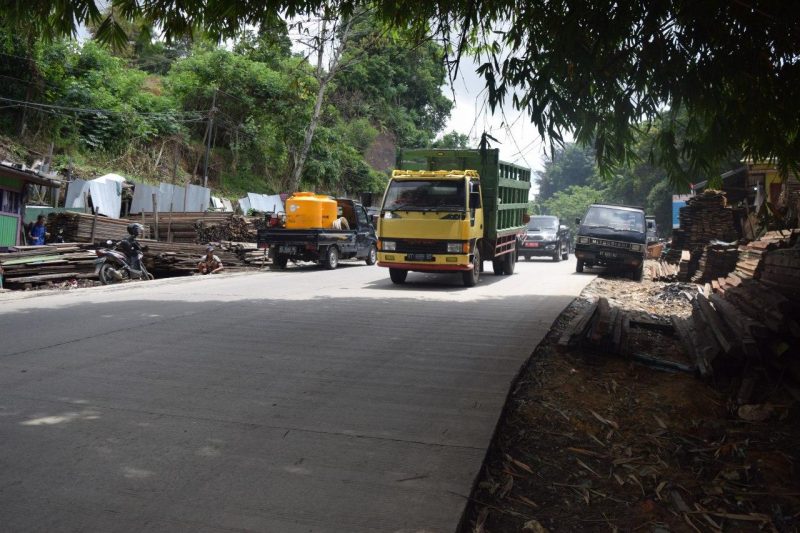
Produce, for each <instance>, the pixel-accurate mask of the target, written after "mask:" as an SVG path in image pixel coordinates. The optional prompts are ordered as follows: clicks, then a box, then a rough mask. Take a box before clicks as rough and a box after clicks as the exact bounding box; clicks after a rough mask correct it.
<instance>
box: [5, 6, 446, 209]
mask: <svg viewBox="0 0 800 533" xmlns="http://www.w3.org/2000/svg"><path fill="white" fill-rule="evenodd" d="M293 31H295V32H297V31H300V29H299V28H293ZM128 35H129V39H130V40H129V41H128V44H127V46H125V47H124V48H122V49H118V50H112V49H109V48H107V47H105V46H102V45H100V44H98V43H96V42H94V41H93V40H88V41H86V42H84V43H82V44H80V43H78V42H76V41H74V40H56V41H49V42H41V41H36V40H29V41H27V40H23V39H22V38H19V37H16V36H14V35H11V34H10V33H5V34H0V82H1V83H0V134H2V135H3V141H2V143H0V144H1V145H3V146H4V148H5V151H6V152H9V151H11V152H16V155H17V156H25V155H28V156H29V157H33V156H35V155H36V154H37V153H38V154H39V156H40V157H41V154H44V153H46V152H47V151H48V149H49V146H50V144H51V143H52V144H53V146H54V166H55V167H56V169H59V170H62V171H65V170H66V169H67V167H69V166H71V167H72V169H73V172H74V173H75V174H77V175H86V176H88V175H92V174H95V173H100V172H109V171H114V172H118V173H121V174H125V175H126V176H129V177H131V178H133V179H138V180H146V181H167V182H173V181H174V182H176V183H183V182H185V181H187V180H188V181H190V182H193V183H202V180H203V167H204V163H205V161H204V154H205V147H206V145H207V144H208V143H210V146H211V151H210V154H211V156H210V158H209V159H210V161H209V171H208V175H209V185H210V186H212V187H214V188H215V189H217V190H218V191H219V192H221V193H222V194H227V195H230V196H236V195H239V194H241V193H244V192H248V191H251V192H278V191H285V190H286V187H287V183H288V182H287V180H288V177H289V176H290V174H291V172H292V170H293V164H294V161H295V158H294V155H295V154H296V153H297V151H298V150H299V149H300V147H301V146H302V143H303V138H304V134H305V131H306V128H307V127H308V124H309V121H310V118H311V116H312V112H313V108H314V103H315V97H316V93H317V89H318V79H317V77H315V76H314V68H313V65H312V64H311V63H310V62H309V59H308V58H307V57H305V56H303V55H301V54H298V53H296V52H293V50H292V41H291V40H290V35H291V34H290V29H289V28H288V27H287V26H286V24H285V23H284V22H276V23H275V24H274V25H273V26H272V27H262V29H261V31H260V32H258V33H255V32H244V33H241V34H239V35H238V37H237V38H236V39H233V40H231V41H229V42H226V43H225V44H224V45H217V44H214V43H212V42H211V41H206V40H204V39H203V38H202V37H195V39H194V41H191V42H190V41H188V40H183V41H178V42H175V43H172V44H170V45H167V44H164V43H163V42H159V41H156V40H153V39H152V38H151V37H150V33H149V32H147V31H143V30H142V29H141V28H136V27H130V28H128ZM310 38H313V35H312V36H311V37H310ZM442 57H443V53H442V50H441V49H440V48H439V47H438V46H436V45H435V44H432V43H431V42H427V41H423V42H421V43H419V42H417V43H412V42H411V41H410V40H409V39H406V38H405V37H404V36H403V35H402V34H399V33H397V32H393V33H388V32H386V31H384V29H382V28H381V27H380V26H379V25H378V24H377V23H376V22H375V21H374V20H372V19H370V18H366V19H363V20H360V21H359V22H358V23H357V24H354V25H353V28H352V31H351V35H350V38H349V40H348V43H347V48H346V49H345V50H344V52H343V56H342V68H340V69H339V70H338V71H337V73H336V76H335V77H334V78H333V81H332V83H331V85H330V86H329V87H328V90H327V92H326V94H325V98H324V101H323V105H322V113H321V118H320V122H319V126H318V127H317V129H316V131H315V134H314V137H313V142H312V144H311V149H310V153H309V156H308V159H307V161H306V164H305V165H304V166H303V172H302V182H301V184H302V185H301V187H302V188H306V189H313V190H317V191H319V192H328V193H335V194H341V193H345V192H346V193H358V192H362V191H379V190H382V188H383V185H384V183H385V180H386V170H387V169H388V168H389V167H390V166H391V162H392V161H391V156H392V152H393V149H394V147H395V146H398V145H403V146H426V145H429V144H430V143H431V142H432V141H433V139H434V138H435V137H436V135H437V133H438V132H440V131H441V130H442V128H443V127H444V125H445V123H446V121H447V118H448V117H449V114H450V110H451V107H452V103H451V101H450V100H448V99H447V98H446V97H445V96H444V94H443V93H442V89H441V88H442V86H443V85H444V83H445V75H446V71H445V67H444V65H443V62H442ZM212 117H213V120H212ZM212 122H213V128H212V129H211V131H210V132H209V124H210V123H212ZM209 135H210V139H209V137H208V136H209ZM26 150H29V151H30V153H28V154H25V153H24V152H25V151H26ZM26 162H28V163H30V160H28V161H26Z"/></svg>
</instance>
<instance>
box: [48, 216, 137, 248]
mask: <svg viewBox="0 0 800 533" xmlns="http://www.w3.org/2000/svg"><path fill="white" fill-rule="evenodd" d="M131 222H132V221H131V220H126V219H124V218H120V219H114V218H108V217H104V216H97V217H96V220H95V216H94V215H90V214H88V213H72V212H66V213H51V214H50V215H48V217H47V224H46V225H47V231H48V233H50V234H51V235H55V234H57V233H58V230H63V232H64V233H63V235H64V240H65V241H68V242H92V228H94V240H95V242H97V241H106V240H109V239H110V240H120V239H124V238H125V237H127V236H128V224H130V223H131ZM147 231H149V229H148V228H147V226H145V234H147Z"/></svg>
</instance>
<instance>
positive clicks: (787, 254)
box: [761, 247, 800, 300]
mask: <svg viewBox="0 0 800 533" xmlns="http://www.w3.org/2000/svg"><path fill="white" fill-rule="evenodd" d="M761 281H762V282H764V284H766V285H768V286H770V287H772V288H773V289H775V290H778V291H780V292H781V294H784V295H787V296H792V297H794V298H795V299H798V300H800V248H798V247H794V248H790V249H784V250H773V251H771V252H769V253H768V254H766V257H765V258H764V264H763V269H762V271H761Z"/></svg>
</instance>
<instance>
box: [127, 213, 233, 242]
mask: <svg viewBox="0 0 800 533" xmlns="http://www.w3.org/2000/svg"><path fill="white" fill-rule="evenodd" d="M230 217H231V214H230V213H213V212H189V213H158V214H157V215H156V214H154V213H142V214H141V216H140V217H139V220H138V221H140V222H142V223H143V224H147V225H149V226H150V227H152V228H153V231H152V232H151V233H148V234H147V235H148V236H149V237H152V238H156V237H157V238H158V240H159V241H160V242H173V243H192V244H193V243H196V242H198V239H197V226H198V225H199V224H202V225H205V226H208V225H211V224H217V223H224V222H225V221H226V220H228V219H229V218H230ZM156 227H157V228H158V235H157V236H156V233H155V228H156Z"/></svg>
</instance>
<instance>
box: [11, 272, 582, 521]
mask: <svg viewBox="0 0 800 533" xmlns="http://www.w3.org/2000/svg"><path fill="white" fill-rule="evenodd" d="M487 266H488V264H487ZM591 278H592V277H591V276H589V275H576V274H575V273H574V261H569V262H562V263H558V264H556V263H551V262H547V261H541V262H535V263H533V262H523V263H520V264H519V265H518V269H517V273H516V274H515V275H514V276H511V277H495V276H493V275H492V274H491V273H488V272H487V273H486V274H485V275H484V276H483V277H482V278H481V281H480V284H479V286H478V287H475V288H473V289H464V288H462V287H461V286H460V283H459V279H458V278H456V277H444V278H442V277H436V276H428V275H422V274H410V275H409V283H408V284H407V285H405V286H403V287H396V286H394V285H392V284H391V282H390V281H389V279H388V272H387V271H386V270H385V269H381V268H377V267H366V266H363V264H362V263H359V264H355V263H353V264H351V265H347V264H344V265H342V267H341V268H340V269H339V270H337V271H334V272H328V271H323V270H318V269H316V268H309V267H306V268H295V269H291V270H289V271H286V272H266V273H261V274H233V275H229V276H219V277H214V278H186V279H180V280H159V281H155V282H151V283H135V284H129V285H125V286H120V287H114V288H97V289H86V290H79V291H73V292H68V293H59V294H49V295H45V296H35V297H29V296H30V295H20V294H19V293H16V294H12V295H10V296H9V295H8V294H4V295H0V339H1V341H0V524H2V526H0V529H2V530H3V531H47V532H54V531H102V532H107V531H137V532H138V531H192V532H195V531H196V532H204V531H230V530H236V531H239V530H254V531H275V532H280V533H283V532H294V531H346V532H356V531H452V530H453V529H454V528H455V526H456V524H457V522H458V520H459V517H460V514H461V512H462V509H463V507H464V504H465V496H466V495H467V494H468V493H469V490H470V486H471V483H472V481H473V479H474V478H475V476H476V474H477V473H478V470H479V468H480V466H481V461H482V459H483V456H484V453H485V449H486V447H487V445H488V444H489V441H490V438H491V435H492V431H493V429H494V426H495V423H496V421H497V418H498V416H499V414H500V410H501V407H502V404H503V401H504V397H505V394H506V391H507V389H508V386H509V384H510V382H511V380H512V379H513V377H514V375H515V373H516V372H517V370H518V368H519V366H520V365H521V364H522V362H523V361H524V360H525V359H526V357H527V356H528V355H529V354H530V353H531V351H532V350H533V348H534V347H535V345H536V344H537V343H538V342H539V341H540V339H541V338H542V337H543V335H544V334H545V333H546V331H547V329H548V327H549V326H550V324H551V323H552V321H553V320H554V319H555V318H556V316H557V315H558V314H559V312H560V311H561V310H562V309H563V308H564V307H565V306H566V305H567V304H568V303H569V302H570V301H571V300H572V298H573V297H574V296H575V295H576V294H577V293H578V292H579V291H580V290H581V289H582V288H583V286H584V285H585V284H586V283H588V282H589V281H590V280H591Z"/></svg>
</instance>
